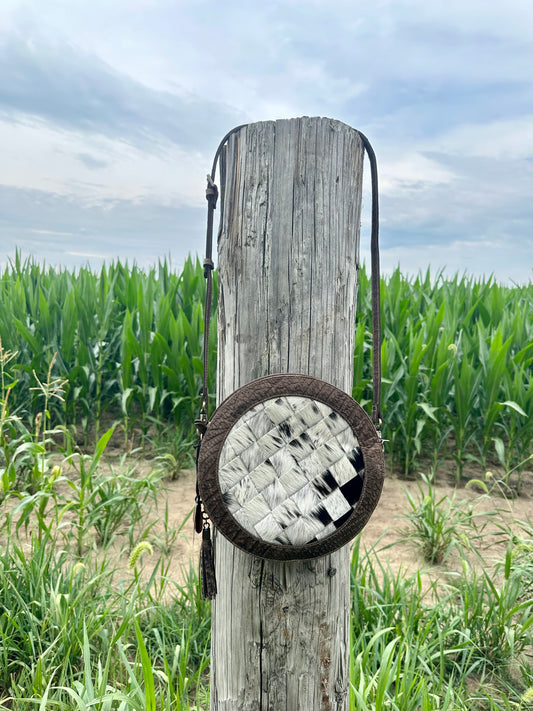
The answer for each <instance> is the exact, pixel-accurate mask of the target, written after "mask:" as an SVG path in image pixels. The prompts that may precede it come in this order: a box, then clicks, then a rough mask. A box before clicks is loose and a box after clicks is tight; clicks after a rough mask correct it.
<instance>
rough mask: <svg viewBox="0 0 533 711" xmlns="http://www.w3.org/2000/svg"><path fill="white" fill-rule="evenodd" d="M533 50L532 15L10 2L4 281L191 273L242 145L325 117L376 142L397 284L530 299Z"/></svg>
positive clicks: (422, 8) (0, 7) (0, 177)
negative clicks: (220, 167)
mask: <svg viewBox="0 0 533 711" xmlns="http://www.w3.org/2000/svg"><path fill="white" fill-rule="evenodd" d="M532 37H533V2H531V0H506V2H505V3H501V2H495V1H494V0H447V1H446V2H443V1H442V0H263V2H245V0H224V1H223V2H221V1H220V0H219V1H218V2H214V1H213V0H172V1H170V0H33V1H25V0H0V263H2V264H5V263H6V262H7V261H8V259H9V258H12V257H13V255H14V254H15V250H16V249H19V250H21V252H22V255H23V256H32V257H34V258H35V259H36V260H38V261H45V262H46V263H47V264H49V265H63V266H68V267H70V266H79V265H85V264H90V265H91V266H94V267H95V268H98V267H99V266H100V265H101V264H102V262H103V261H111V260H112V259H115V258H120V259H122V260H126V259H127V260H128V261H129V262H130V263H132V262H136V263H137V264H139V265H140V266H149V265H151V264H154V263H156V262H157V260H158V259H159V258H164V257H166V258H169V259H170V260H171V263H172V264H173V265H174V266H175V267H176V268H179V267H180V266H181V265H182V264H183V261H184V259H185V258H186V256H187V254H189V253H192V254H200V255H201V254H202V253H203V240H204V234H205V176H206V173H207V172H208V171H209V169H210V166H211V162H212V157H213V154H214V151H215V150H216V147H217V145H218V143H219V141H220V139H221V138H222V137H223V136H224V134H225V133H226V132H227V131H228V130H230V129H231V128H233V127H234V126H236V125H238V124H241V123H247V122H253V121H264V120H273V119H281V118H294V117H297V116H304V115H305V116H328V117H330V118H334V119H338V120H340V121H343V122H345V123H347V124H349V125H351V126H353V127H354V128H357V129H359V130H361V131H362V132H363V133H365V134H366V135H367V136H368V138H369V139H370V140H371V142H372V144H373V146H374V149H375V152H376V154H377V157H378V166H379V173H380V209H381V261H382V267H383V270H384V271H385V272H390V271H391V270H393V269H394V268H395V267H397V266H398V265H400V267H401V268H402V270H403V271H405V272H407V273H413V274H414V273H417V272H418V271H419V270H423V271H425V270H426V269H427V268H428V267H431V270H432V272H433V273H434V274H436V273H438V272H439V271H440V270H445V273H446V274H449V275H453V274H455V273H459V274H463V273H464V272H466V273H467V274H469V275H473V276H480V275H485V276H488V275H490V274H492V275H494V277H495V278H496V279H497V280H499V281H501V282H502V283H529V282H530V281H531V280H532V278H533V234H532V227H533V199H532V195H533V40H532ZM369 202H370V201H369V197H368V195H367V194H366V193H365V197H364V201H363V219H362V223H363V224H362V233H361V244H362V256H363V257H365V256H366V255H367V254H368V251H367V248H366V243H367V242H368V239H369V238H368V229H367V228H368V223H369V211H370V204H369Z"/></svg>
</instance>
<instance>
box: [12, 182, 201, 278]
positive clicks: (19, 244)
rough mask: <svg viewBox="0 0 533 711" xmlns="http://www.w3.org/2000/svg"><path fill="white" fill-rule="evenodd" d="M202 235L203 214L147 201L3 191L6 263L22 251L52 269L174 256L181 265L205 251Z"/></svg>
mask: <svg viewBox="0 0 533 711" xmlns="http://www.w3.org/2000/svg"><path fill="white" fill-rule="evenodd" d="M204 229H205V210H204V209H201V208H194V207H187V206H174V207H173V206H168V205H164V204H159V203H157V202H155V201H149V200H145V201H130V200H109V201H107V202H106V203H102V204H98V205H94V204H87V203H86V202H84V201H83V200H81V199H79V198H76V197H70V198H67V197H65V196H64V195H55V194H53V193H46V192H44V191H39V190H28V189H19V188H13V187H6V186H0V244H1V245H2V249H1V251H0V262H2V263H6V261H7V259H8V258H9V257H11V256H13V254H14V252H15V249H20V250H22V252H23V254H24V255H28V254H32V255H33V256H34V257H35V258H36V259H37V260H46V261H47V262H48V263H52V264H63V265H71V264H76V263H78V264H79V263H80V258H79V256H80V254H81V253H83V254H84V255H89V254H91V255H100V256H101V257H102V258H106V259H108V260H109V259H114V258H116V257H119V258H121V259H129V261H130V262H131V261H136V262H137V263H138V264H140V265H143V266H144V265H148V264H154V263H155V262H157V259H158V258H159V257H163V256H165V255H171V257H172V259H173V261H174V263H175V264H177V265H180V264H183V261H184V259H185V258H186V256H187V254H189V253H193V254H194V253H197V252H202V251H203V235H204ZM89 261H91V260H89ZM93 263H94V262H93Z"/></svg>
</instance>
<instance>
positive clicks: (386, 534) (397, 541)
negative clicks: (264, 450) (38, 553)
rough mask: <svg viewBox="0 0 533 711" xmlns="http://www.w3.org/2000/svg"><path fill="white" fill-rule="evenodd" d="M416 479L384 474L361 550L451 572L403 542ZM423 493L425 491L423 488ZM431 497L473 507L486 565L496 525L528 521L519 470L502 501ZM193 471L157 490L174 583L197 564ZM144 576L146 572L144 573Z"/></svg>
mask: <svg viewBox="0 0 533 711" xmlns="http://www.w3.org/2000/svg"><path fill="white" fill-rule="evenodd" d="M419 483H420V480H418V482H417V480H412V481H411V480H406V479H400V478H397V477H395V476H387V477H386V479H385V483H384V488H383V494H382V496H381V500H380V502H379V504H378V506H377V508H376V510H375V511H374V513H373V515H372V517H371V519H370V521H369V522H368V524H367V525H366V527H365V529H364V530H363V532H362V533H361V542H362V544H363V546H364V547H366V548H368V549H370V548H372V547H375V549H376V551H379V557H380V561H382V562H386V563H388V564H389V565H390V567H391V570H392V571H393V572H394V573H396V572H397V571H399V570H402V571H404V573H405V574H406V575H408V574H410V573H413V572H415V571H417V570H426V571H428V572H427V574H428V575H430V577H438V576H439V575H442V574H443V573H445V572H446V570H453V568H454V567H455V566H456V565H457V564H458V563H459V558H458V556H457V555H456V554H455V555H454V554H453V552H452V553H451V555H450V556H449V557H447V558H446V560H445V561H444V563H443V564H442V565H438V566H430V565H429V564H428V563H426V562H425V561H424V560H423V556H422V554H421V551H420V549H419V547H418V546H417V545H416V542H415V541H413V540H409V538H408V529H409V525H408V522H407V521H406V520H405V518H403V517H404V516H405V515H406V513H408V512H409V511H410V510H411V507H410V505H409V502H408V498H407V492H410V494H411V496H412V497H413V498H414V499H415V501H420V500H421V498H422V493H421V492H420V489H419ZM423 492H424V493H425V492H426V489H423ZM435 493H436V496H437V499H438V500H440V499H441V498H442V497H453V496H455V502H456V504H457V506H459V507H462V508H463V509H464V508H466V507H467V506H468V504H469V503H473V504H474V510H475V511H476V512H477V513H479V514H480V515H479V517H477V518H476V521H477V524H478V526H482V524H483V523H485V524H486V527H485V528H484V529H483V537H482V538H480V539H479V540H478V541H476V545H477V546H478V548H479V549H480V551H481V552H482V554H483V557H484V559H485V562H486V564H489V563H490V562H492V561H495V560H498V559H501V558H502V557H503V556H504V555H505V549H506V546H507V541H503V540H501V536H499V535H498V533H499V531H500V529H499V526H500V525H501V524H502V523H506V524H510V523H511V522H513V521H527V520H529V521H530V522H531V521H533V471H528V472H525V474H524V486H523V490H522V493H521V495H520V497H518V498H514V499H508V498H505V497H503V496H502V495H501V491H500V492H499V491H498V489H496V490H495V491H494V492H493V493H492V495H491V496H486V495H485V496H483V495H482V492H481V491H480V490H479V489H478V490H477V491H476V490H475V488H474V487H468V488H458V489H455V487H454V486H453V485H452V484H451V483H448V481H446V480H445V481H439V482H438V483H437V484H436V485H435ZM194 496H195V473H194V472H193V471H183V472H181V474H180V475H179V476H178V478H177V479H176V480H174V481H172V480H166V481H165V482H164V487H163V489H162V491H161V496H160V500H159V502H158V509H159V511H160V512H163V511H164V510H165V503H168V517H169V520H168V524H169V525H170V526H175V527H177V528H180V527H181V526H182V525H183V522H184V520H185V519H186V518H187V517H189V519H188V520H187V521H186V522H185V524H184V525H183V528H182V530H181V532H180V533H179V534H178V535H177V536H176V538H175V540H174V542H173V544H172V546H171V549H170V555H169V558H168V564H169V568H168V572H167V575H168V576H169V577H170V578H171V579H173V580H176V581H178V582H179V581H182V580H183V577H184V574H185V573H186V571H187V570H188V569H189V566H190V564H191V562H192V564H193V565H194V566H196V565H197V562H198V555H199V550H200V536H198V535H195V534H193V526H192V516H190V515H191V512H192V510H193V507H194ZM153 530H154V533H155V534H156V536H160V537H161V536H162V535H163V523H162V521H161V520H158V521H157V522H156V524H155V526H154V529H153ZM150 567H151V566H150V564H149V561H148V560H146V562H145V570H146V571H147V570H148V569H149V568H150ZM145 574H146V572H145Z"/></svg>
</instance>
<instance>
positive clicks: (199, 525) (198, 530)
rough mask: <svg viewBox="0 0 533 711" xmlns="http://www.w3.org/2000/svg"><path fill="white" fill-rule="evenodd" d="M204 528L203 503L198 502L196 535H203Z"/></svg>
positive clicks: (195, 521)
mask: <svg viewBox="0 0 533 711" xmlns="http://www.w3.org/2000/svg"><path fill="white" fill-rule="evenodd" d="M203 526H204V516H203V512H202V502H201V501H196V509H195V510H194V530H195V532H196V533H202V530H203Z"/></svg>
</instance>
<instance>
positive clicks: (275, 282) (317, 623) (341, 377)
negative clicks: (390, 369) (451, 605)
mask: <svg viewBox="0 0 533 711" xmlns="http://www.w3.org/2000/svg"><path fill="white" fill-rule="evenodd" d="M362 161H363V147H362V143H361V140H360V138H359V136H358V134H357V132H356V131H355V130H354V129H352V128H350V127H349V126H347V125H345V124H343V123H340V122H339V121H333V120H331V119H325V118H307V117H305V118H300V119H290V120H281V121H265V122H260V123H255V124H250V125H248V126H247V127H245V128H242V129H241V130H240V131H238V132H237V133H236V134H234V135H233V136H232V137H231V138H230V140H229V143H228V145H227V147H226V149H225V150H224V152H223V154H222V156H221V181H220V186H221V210H222V217H221V220H222V222H221V231H220V238H219V244H218V270H219V285H220V292H219V314H218V334H219V337H218V400H219V402H221V401H222V400H223V399H224V398H225V397H227V396H228V395H229V394H230V393H232V392H233V391H234V390H235V389H236V388H238V387H240V386H241V385H245V384H246V383H248V382H249V381H251V380H253V379H254V378H257V377H259V376H262V375H267V374H272V373H306V374H310V375H314V376H316V377H319V378H322V379H324V380H327V381H328V382H330V383H331V384H333V385H336V386H337V387H339V388H341V389H342V390H344V391H345V392H347V393H351V390H352V378H353V351H354V331H355V313H356V289H357V263H358V257H357V255H358V250H359V223H360V206H361V182H362ZM215 560H216V573H217V582H218V590H219V592H218V596H217V598H216V600H215V602H214V604H213V626H212V653H211V670H212V676H211V710H212V711H261V710H263V711H267V710H269V711H298V710H300V709H302V710H305V711H318V709H321V710H323V711H326V710H328V711H329V710H330V709H331V710H335V711H343V710H344V709H347V708H348V697H349V693H348V687H349V639H350V635H349V612H350V596H349V581H350V550H349V546H345V547H344V548H342V549H341V550H339V551H337V552H335V553H333V554H331V555H328V556H325V557H323V558H317V559H314V560H311V561H298V562H291V563H283V562H278V561H265V560H261V559H258V558H255V557H254V556H252V555H250V554H248V553H244V552H242V551H241V550H239V549H237V548H235V547H234V546H233V545H232V544H230V543H228V541H226V540H225V539H224V538H223V537H222V536H221V535H220V534H218V535H217V536H216V538H215Z"/></svg>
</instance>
